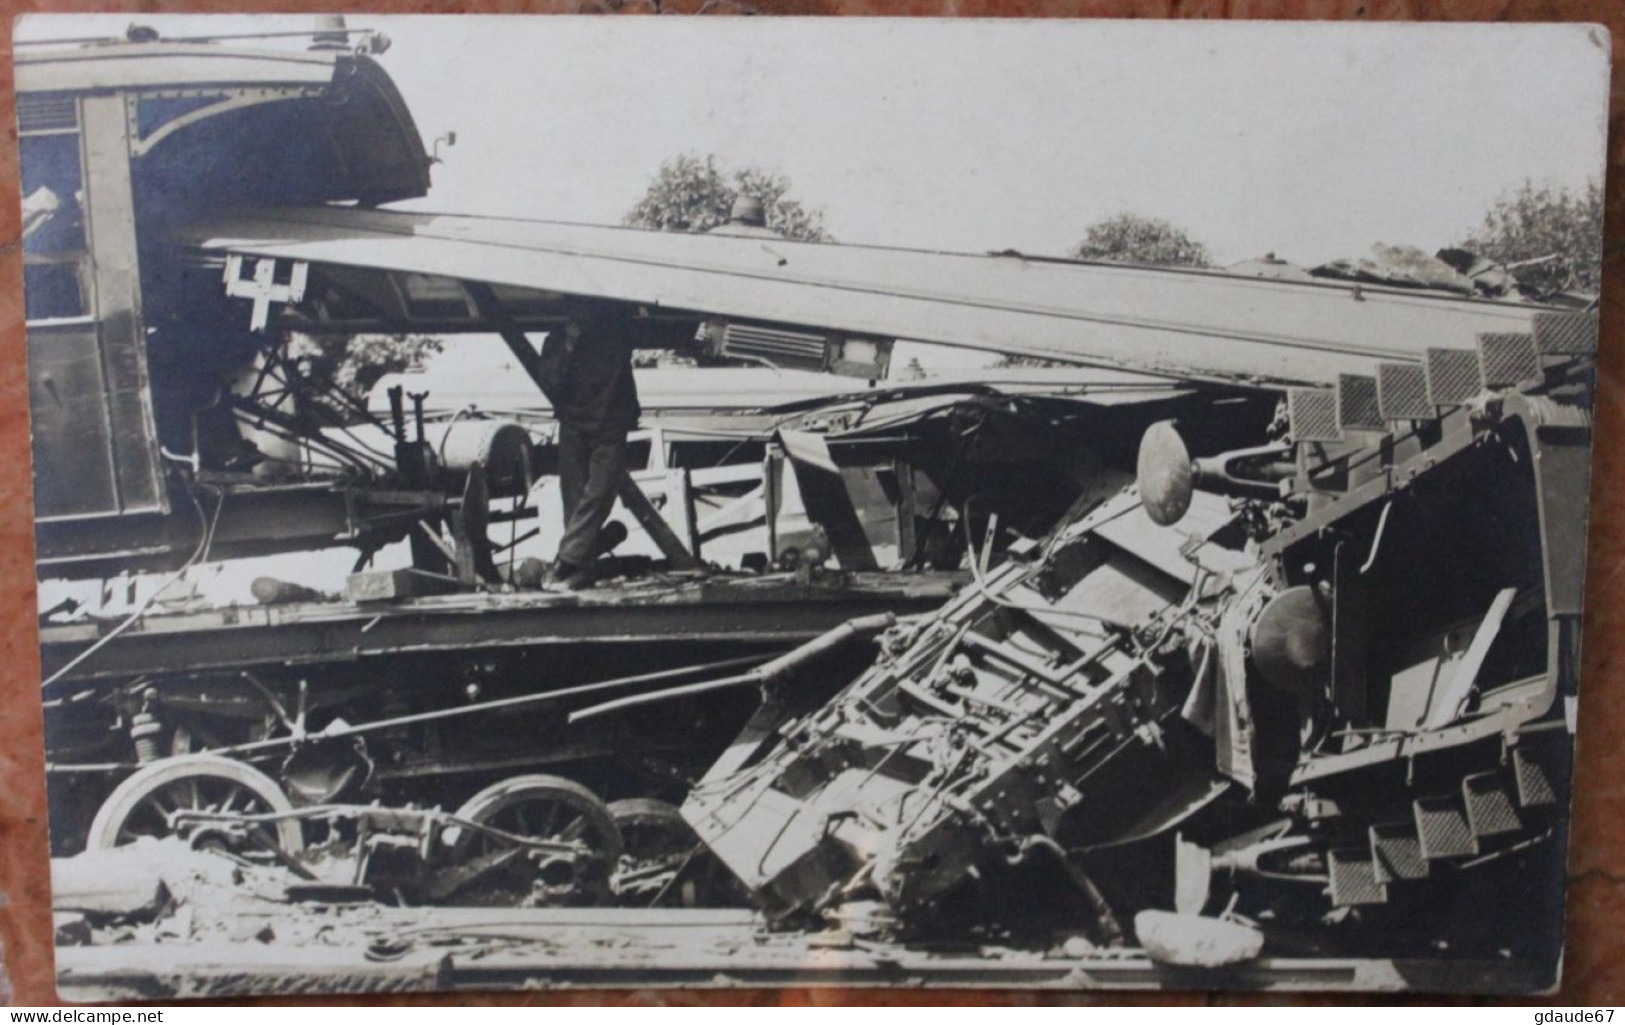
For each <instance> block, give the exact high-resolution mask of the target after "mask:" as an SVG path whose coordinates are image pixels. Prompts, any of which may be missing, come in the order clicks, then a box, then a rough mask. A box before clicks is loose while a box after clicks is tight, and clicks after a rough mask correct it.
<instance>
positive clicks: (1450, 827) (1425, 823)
mask: <svg viewBox="0 0 1625 1025" xmlns="http://www.w3.org/2000/svg"><path fill="white" fill-rule="evenodd" d="M1411 807H1412V811H1413V814H1414V817H1415V819H1416V835H1417V841H1418V844H1419V845H1420V848H1421V852H1422V857H1423V858H1425V859H1427V860H1429V861H1433V860H1437V859H1439V858H1466V857H1471V856H1472V855H1475V854H1477V853H1478V842H1477V841H1476V840H1474V839H1473V833H1472V830H1471V829H1470V828H1469V827H1468V825H1467V813H1466V811H1464V810H1463V809H1462V806H1461V801H1460V800H1458V799H1456V798H1454V797H1424V798H1421V799H1419V800H1417V801H1416V802H1414V803H1413V804H1412V806H1411Z"/></svg>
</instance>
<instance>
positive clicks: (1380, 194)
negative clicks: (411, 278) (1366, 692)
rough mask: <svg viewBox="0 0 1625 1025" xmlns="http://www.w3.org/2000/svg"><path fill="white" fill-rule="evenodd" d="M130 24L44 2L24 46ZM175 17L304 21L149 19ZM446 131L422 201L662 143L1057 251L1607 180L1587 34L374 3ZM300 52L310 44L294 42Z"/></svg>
mask: <svg viewBox="0 0 1625 1025" xmlns="http://www.w3.org/2000/svg"><path fill="white" fill-rule="evenodd" d="M131 17H132V16H129V15H113V16H79V17H77V18H76V17H74V16H34V17H29V18H25V19H24V20H23V21H22V22H21V23H20V24H19V27H18V38H19V39H29V38H34V39H39V38H54V37H60V36H78V35H98V34H117V33H118V32H120V31H121V30H122V29H123V27H124V26H125V25H126V24H128V23H129V21H130V20H131ZM140 20H141V21H142V22H143V23H145V24H151V25H153V26H154V27H156V28H158V29H159V31H160V32H162V33H164V34H165V35H167V36H176V35H189V34H196V33H221V32H242V31H275V30H286V29H290V28H291V29H299V28H305V27H308V26H309V25H310V23H311V22H310V19H308V18H305V17H282V16H277V17H259V18H243V17H222V18H214V19H211V18H206V17H198V16H188V17H159V16H141V18H140ZM350 24H351V26H352V27H358V28H359V27H366V28H376V29H379V30H381V31H383V32H384V33H385V34H386V35H388V36H389V37H390V39H391V41H392V46H391V47H390V49H389V50H388V51H387V52H386V53H384V54H383V55H382V56H381V57H380V58H379V60H380V63H382V65H383V66H384V68H385V69H386V70H387V71H388V72H389V73H390V74H391V75H392V76H393V78H394V79H395V81H396V83H397V85H398V86H399V87H400V89H401V92H402V94H403V96H404V97H405V99H406V102H407V105H408V106H409V107H410V108H411V110H412V111H413V114H414V116H415V117H416V119H417V123H418V128H419V130H420V132H421V133H422V135H423V137H424V139H425V142H426V143H428V142H430V141H431V140H433V139H434V138H435V137H436V136H438V135H441V134H443V133H446V132H451V131H454V132H456V134H457V142H456V145H455V146H452V147H449V148H447V147H442V156H443V157H444V161H443V162H442V163H440V164H438V165H436V166H435V168H434V172H433V175H434V187H433V190H432V192H431V194H430V195H429V197H428V198H426V199H425V200H421V201H415V202H413V203H410V204H403V205H407V206H412V207H417V208H420V209H434V210H444V211H454V212H467V213H481V214H495V215H510V216H525V217H539V218H548V219H560V220H572V221H587V222H597V223H618V222H619V221H620V219H621V218H622V217H623V216H624V215H625V213H626V211H627V210H628V209H629V208H630V207H631V206H632V205H633V204H634V203H635V202H636V201H637V199H638V197H639V196H640V195H642V193H643V191H644V189H645V188H646V187H647V185H648V183H649V180H650V178H651V176H652V175H653V174H654V172H655V171H656V169H657V168H658V167H659V165H660V164H661V162H662V161H663V160H666V159H669V158H670V157H672V156H674V155H676V154H679V153H684V152H692V153H695V154H699V155H706V154H715V155H716V156H717V158H718V159H719V161H720V162H721V163H722V164H723V165H724V166H727V167H742V166H757V167H763V168H769V169H773V170H777V171H780V172H782V173H784V174H785V175H787V176H789V178H790V179H791V181H792V182H793V183H794V186H795V187H794V194H795V195H796V196H798V197H799V198H801V199H802V200H804V201H805V202H807V203H808V204H810V205H811V206H813V207H816V208H821V209H822V210H823V211H824V213H825V216H826V219H827V225H828V227H829V230H830V231H831V232H832V233H833V234H834V236H835V237H836V238H837V239H839V240H841V241H843V242H857V243H868V244H881V245H897V246H905V247H912V248H927V249H950V250H960V251H972V252H976V251H984V250H991V249H1007V248H1014V249H1018V250H1020V251H1023V252H1028V253H1035V254H1037V253H1043V254H1057V255H1058V254H1063V253H1064V252H1066V250H1068V249H1069V248H1070V247H1072V246H1073V245H1075V244H1076V243H1077V242H1078V241H1079V240H1080V239H1081V238H1082V237H1083V234H1084V231H1085V229H1086V228H1087V226H1088V225H1089V224H1091V223H1093V222H1095V221H1098V220H1100V219H1102V218H1104V217H1108V216H1111V215H1113V214H1117V213H1122V212H1132V213H1137V214H1142V215H1146V216H1153V217H1161V218H1166V219H1167V220H1170V221H1172V222H1173V223H1175V224H1177V225H1179V226H1181V227H1183V228H1185V229H1186V230H1187V231H1189V232H1190V233H1192V234H1193V235H1194V236H1195V237H1197V238H1198V239H1200V240H1201V241H1203V242H1205V243H1206V244H1207V245H1208V246H1209V247H1210V249H1211V250H1212V251H1213V253H1214V254H1215V256H1216V257H1217V258H1218V260H1219V262H1221V263H1228V262H1233V261H1237V260H1242V259H1247V258H1251V257H1256V256H1261V255H1263V254H1264V253H1266V252H1274V253H1276V254H1277V255H1279V256H1280V257H1282V258H1284V259H1287V260H1291V261H1293V262H1295V263H1300V264H1305V265H1312V264H1315V263H1319V262H1323V261H1325V260H1328V259H1334V258H1337V257H1346V256H1354V255H1360V254H1363V253H1365V252H1367V251H1368V250H1369V249H1370V248H1371V246H1372V245H1373V244H1374V243H1378V242H1382V243H1389V244H1403V243H1409V244H1414V245H1419V246H1422V247H1424V248H1427V249H1429V250H1431V249H1435V248H1438V247H1440V246H1443V245H1447V244H1449V243H1451V242H1454V241H1456V240H1457V239H1459V238H1460V237H1461V236H1462V235H1463V234H1465V233H1467V232H1468V231H1470V230H1472V229H1473V228H1474V227H1475V226H1476V225H1477V224H1478V223H1479V222H1480V220H1481V219H1482V217H1483V214H1484V212H1485V211H1486V210H1487V209H1488V208H1489V206H1490V205H1491V204H1492V203H1493V202H1494V201H1495V200H1496V198H1497V197H1499V196H1502V195H1504V194H1506V193H1508V192H1509V191H1510V190H1513V189H1515V188H1517V187H1518V186H1519V185H1520V184H1521V183H1522V182H1523V181H1525V180H1526V179H1527V180H1533V181H1534V182H1536V183H1537V184H1552V185H1559V186H1570V187H1578V186H1582V185H1584V184H1585V183H1586V182H1587V181H1588V180H1599V181H1600V180H1601V173H1602V166H1603V158H1604V146H1605V111H1606V104H1605V100H1606V95H1607V61H1606V56H1607V39H1606V36H1605V35H1604V34H1602V33H1601V30H1596V29H1592V28H1590V27H1587V26H1581V25H1560V26H1508V25H1453V26H1443V25H1423V26H1416V25H1371V24H1341V25H1314V24H1301V23H1300V24H1273V25H1272V24H1257V23H1254V24H1245V23H1236V22H1231V23H1193V22H1180V23H1154V22H1151V23H1148V22H1080V21H980V22H978V21H938V20H894V19H777V18H706V19H686V18H648V17H643V18H606V17H579V18H571V17H556V16H555V17H531V18H524V17H479V18H475V17H434V18H429V17H420V18H410V17H400V16H394V17H388V16H353V17H352V18H351V19H350ZM277 45H302V44H300V43H291V44H288V43H282V44H277Z"/></svg>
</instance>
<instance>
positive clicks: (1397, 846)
mask: <svg viewBox="0 0 1625 1025" xmlns="http://www.w3.org/2000/svg"><path fill="white" fill-rule="evenodd" d="M1370 832H1371V858H1372V864H1373V867H1374V868H1375V870H1376V875H1377V881H1378V882H1379V883H1391V882H1395V881H1397V880H1410V879H1426V878H1427V877H1428V862H1427V859H1426V858H1424V857H1422V840H1421V838H1420V837H1418V836H1417V835H1416V826H1415V824H1414V823H1410V822H1389V823H1382V824H1379V825H1374V826H1372V827H1371V830H1370Z"/></svg>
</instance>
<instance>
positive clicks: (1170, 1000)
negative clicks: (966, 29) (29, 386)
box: [0, 0, 1625, 1006]
mask: <svg viewBox="0 0 1625 1025" xmlns="http://www.w3.org/2000/svg"><path fill="white" fill-rule="evenodd" d="M657 2H658V0H657ZM702 4H704V5H705V6H706V8H707V10H708V11H710V12H714V13H718V14H730V13H739V12H745V11H754V12H759V13H762V14H820V15H896V16H902V15H908V16H920V17H931V16H953V17H1119V18H1122V17H1132V18H1233V19H1242V18H1288V19H1304V18H1322V19H1343V20H1397V21H1576V22H1600V23H1602V24H1604V25H1607V26H1608V28H1609V29H1610V30H1611V32H1612V33H1613V45H1614V86H1613V92H1612V107H1613V109H1612V110H1611V112H1610V115H1609V167H1608V182H1607V194H1608V230H1607V245H1608V253H1607V258H1606V260H1605V262H1604V267H1605V271H1606V274H1605V286H1604V302H1603V317H1602V329H1603V351H1602V358H1601V367H1600V381H1599V388H1598V392H1597V421H1596V423H1597V434H1596V437H1597V452H1596V462H1595V471H1594V475H1593V514H1592V518H1591V549H1590V569H1589V580H1588V592H1589V593H1588V603H1587V611H1586V620H1587V622H1586V636H1585V669H1584V674H1585V675H1584V693H1583V696H1582V699H1581V702H1580V721H1581V723H1582V724H1583V727H1582V730H1581V735H1580V742H1579V764H1578V768H1577V775H1576V779H1575V799H1574V830H1573V836H1572V845H1571V852H1570V876H1569V911H1568V936H1567V953H1566V955H1565V965H1564V972H1563V987H1562V990H1561V992H1560V993H1559V994H1557V995H1555V996H1551V997H1545V998H1536V999H1533V1000H1530V1001H1528V1002H1529V1003H1531V1004H1536V1005H1541V1004H1546V1005H1550V1004H1554V1003H1560V1004H1618V1003H1625V572H1622V571H1625V446H1622V445H1621V444H1620V439H1621V436H1622V433H1625V432H1622V428H1625V389H1622V388H1621V383H1622V381H1621V378H1622V375H1625V315H1622V308H1621V307H1622V301H1625V258H1622V257H1625V173H1622V172H1625V137H1622V135H1621V119H1622V117H1625V79H1622V76H1621V74H1620V64H1621V62H1622V60H1625V4H1622V3H1620V2H1619V0H756V2H752V3H748V4H746V3H739V2H734V0H723V2H717V0H710V2H707V0H665V2H664V3H662V7H663V10H664V11H665V12H666V13H692V12H694V11H696V10H698V9H699V8H700V7H701V6H702ZM5 6H6V9H7V13H8V17H6V18H5V20H4V22H3V23H0V46H3V47H4V51H5V52H4V61H3V62H0V64H3V66H0V124H3V125H5V129H6V140H5V143H4V145H3V146H0V894H3V895H4V898H5V900H6V904H5V905H4V906H3V907H0V948H3V964H4V970H5V973H6V975H7V976H8V977H9V980H10V989H11V991H12V994H13V996H12V999H13V1001H14V1002H15V1003H18V1004H43V1003H54V1002H55V1001H56V994H55V990H54V987H53V986H52V967H51V949H50V936H51V915H50V906H49V902H48V899H47V886H48V879H47V871H48V869H47V864H46V854H45V852H46V839H45V837H46V832H45V794H44V781H43V778H42V776H41V772H40V767H41V764H42V761H43V755H42V749H41V741H40V713H39V704H38V697H37V694H38V691H37V689H36V688H37V684H38V681H39V654H38V651H37V649H36V647H35V643H36V638H35V632H34V613H35V608H36V606H35V600H34V587H33V579H34V574H33V535H32V530H31V526H30V523H31V521H30V510H31V508H32V498H31V494H30V489H29V462H28V459H29V456H28V415H27V401H28V399H27V392H26V390H25V388H24V375H23V368H24V356H23V327H22V303H21V296H22V281H21V277H22V274H21V266H22V263H21V260H20V259H19V258H18V255H19V253H20V251H21V246H20V243H19V239H18V232H19V227H18V218H19V210H18V200H17V191H16V190H17V185H16V182H17V166H16V162H17V147H16V135H17V133H16V127H15V126H16V117H15V101H14V99H13V95H12V82H11V61H10V56H11V53H10V51H11V17H10V16H9V15H14V14H20V13H24V12H30V11H116V10H126V11H132V18H136V17H139V13H135V12H140V13H146V14H155V13H182V12H202V11H207V10H215V11H218V10H221V9H222V8H223V7H226V6H229V7H230V8H231V9H233V10H236V11H241V12H258V11H264V12H267V13H273V12H274V13H296V12H300V11H308V12H311V13H332V12H335V11H354V12H358V13H366V12H371V13H378V12H381V11H389V12H390V13H400V14H408V13H415V12H423V13H431V12H432V13H437V14H439V13H445V12H447V11H450V10H463V11H466V12H469V13H491V14H498V13H500V14H515V13H525V12H528V13H537V14H574V13H583V12H585V13H594V12H609V11H615V10H618V9H621V8H626V9H630V10H634V11H639V12H647V11H648V10H649V7H650V0H633V2H623V0H582V2H580V3H577V2H573V0H554V2H525V0H472V2H470V0H461V2H456V3H447V2H445V0H399V2H391V0H370V2H365V3H359V2H355V0H316V2H311V0H236V2H235V3H233V4H230V5H219V4H209V3H206V2H203V0H182V2H174V0H139V2H137V3H133V4H132V3H122V4H120V3H106V2H63V3H44V4H42V3H27V2H15V0H8V2H7V3H6V4H5ZM362 20H363V21H364V20H365V19H364V18H363V19H362ZM4 992H5V984H4V982H0V996H3V994H4ZM1359 999H1360V998H1359V997H1349V998H1326V997H1296V996H1291V995H1288V996H1278V995H1270V996H1248V995H1245V994H1240V995H1210V994H1203V993H1163V994H1158V995H1155V996H1148V997H1137V996H1127V995H1121V994H1110V993H1108V994H1090V993H1079V994H1076V995H1070V994H1055V993H1031V994H1030V993H1022V992H1013V991H1008V990H960V991H936V992H919V991H911V990H878V991H877V990H843V989H792V990H742V991H726V992H713V991H670V990H662V991H653V990H607V991H595V992H585V993H564V994H548V993H515V994H492V995H490V996H488V997H486V996H474V997H472V998H471V997H470V996H468V995H466V994H462V995H459V996H457V997H456V998H455V1000H454V1001H453V1000H437V999H436V998H434V997H420V998H414V997H400V998H386V999H383V1000H375V999H366V1000H361V999H349V1000H347V999H345V998H333V999H332V1000H331V1001H329V1002H331V1003H332V1004H335V1005H341V1006H342V1005H346V1004H356V1003H378V1002H383V1003H407V1004H433V1003H438V1002H446V1003H456V1004H459V1005H467V1004H470V1003H474V1004H485V1003H489V1004H520V1005H532V1004H534V1005H541V1004H560V1003H564V1004H570V1003H616V1004H690V1005H691V1004H728V1005H735V1004H766V1005H773V1004H797V1005H799V1004H831V1003H864V1004H932V1003H943V1002H947V1003H994V1004H1012V1005H1022V1004H1036V1003H1081V1004H1089V1003H1110V1004H1118V1003H1125V1002H1144V1003H1153V1004H1188V1003H1198V1004H1200V1003H1215V1002H1223V1003H1232V1002H1234V1003H1257V1002H1268V1003H1272V1004H1273V1003H1283V1002H1284V1003H1304V1004H1325V1003H1346V1002H1349V1001H1350V1000H1359ZM1438 999H1439V998H1428V997H1418V998H1416V1000H1417V1001H1418V1002H1438ZM249 1002H251V1003H252V1002H255V1001H249ZM268 1002H270V1001H268ZM1370 1002H1373V1003H1383V1004H1388V1003H1392V1002H1394V1000H1393V998H1392V997H1387V996H1384V997H1380V998H1373V999H1372V1000H1371V1001H1370ZM1464 1002H1473V1001H1471V1000H1467V1001H1464Z"/></svg>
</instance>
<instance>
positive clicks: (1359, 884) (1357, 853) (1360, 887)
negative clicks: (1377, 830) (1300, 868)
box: [1326, 847, 1388, 907]
mask: <svg viewBox="0 0 1625 1025" xmlns="http://www.w3.org/2000/svg"><path fill="white" fill-rule="evenodd" d="M1326 867H1327V870H1328V872H1327V874H1328V876H1329V877H1330V879H1331V891H1332V892H1331V897H1332V904H1333V905H1334V906H1336V907H1347V906H1350V905H1354V904H1386V903H1388V887H1387V886H1385V885H1384V884H1383V883H1382V882H1381V881H1379V880H1378V879H1377V866H1376V860H1375V859H1374V858H1372V856H1371V851H1370V850H1369V849H1365V850H1362V849H1360V848H1358V847H1354V848H1346V849H1343V850H1333V851H1327V852H1326Z"/></svg>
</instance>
